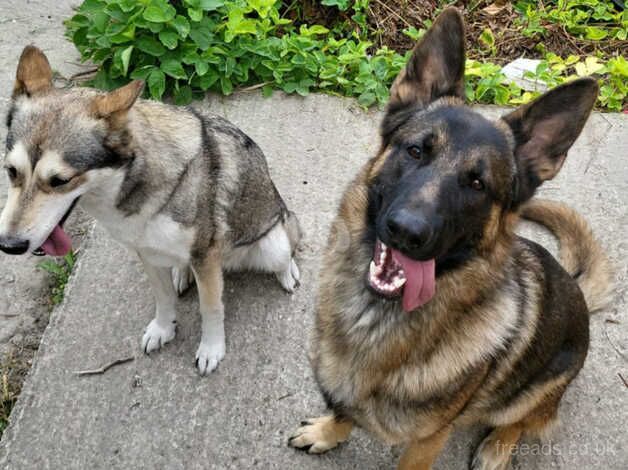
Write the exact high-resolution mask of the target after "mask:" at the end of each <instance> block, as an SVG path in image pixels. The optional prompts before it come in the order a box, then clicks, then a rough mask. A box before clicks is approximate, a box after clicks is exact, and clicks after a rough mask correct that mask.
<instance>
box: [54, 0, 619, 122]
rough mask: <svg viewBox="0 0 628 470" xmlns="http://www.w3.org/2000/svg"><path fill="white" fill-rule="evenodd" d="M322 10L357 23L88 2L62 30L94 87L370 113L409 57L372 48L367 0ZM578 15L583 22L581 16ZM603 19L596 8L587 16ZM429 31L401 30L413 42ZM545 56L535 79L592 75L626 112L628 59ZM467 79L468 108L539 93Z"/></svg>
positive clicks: (221, 7) (472, 69)
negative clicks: (303, 100) (90, 71)
mask: <svg viewBox="0 0 628 470" xmlns="http://www.w3.org/2000/svg"><path fill="white" fill-rule="evenodd" d="M323 3H324V4H325V5H328V6H334V7H337V8H338V9H339V10H340V11H342V12H343V15H344V16H343V15H341V16H343V17H344V18H347V15H348V14H349V13H350V12H353V15H352V16H351V21H350V22H347V21H346V20H339V22H338V24H336V25H334V26H331V27H330V28H331V29H330V28H327V27H324V26H322V25H309V24H299V25H297V24H295V22H294V21H293V20H291V19H289V18H286V17H285V15H284V14H285V12H286V11H289V10H290V9H291V8H294V4H293V3H292V4H290V5H288V4H287V3H286V4H284V3H283V2H282V1H280V0H177V1H172V2H167V1H166V0H85V1H84V2H83V3H82V4H81V5H80V6H79V7H78V8H77V10H76V14H75V15H74V16H73V17H72V18H70V19H69V20H68V21H67V22H66V26H67V34H68V36H69V37H70V38H71V39H72V40H73V41H74V43H75V44H76V46H77V48H78V50H79V51H80V53H81V55H82V57H83V59H85V60H92V61H94V62H95V63H97V64H99V65H100V69H99V71H98V74H97V75H96V77H95V79H94V80H93V82H92V85H93V86H96V87H98V88H103V89H112V88H114V87H117V86H119V85H122V84H124V83H126V82H128V81H129V80H131V79H136V78H140V79H144V80H146V82H147V85H148V93H149V95H150V96H151V97H152V98H154V99H161V98H162V97H163V96H164V95H172V96H173V97H174V101H175V103H177V104H186V103H189V102H190V101H191V100H192V99H193V98H195V97H201V96H203V94H204V93H205V92H206V91H215V92H219V93H222V94H225V95H229V94H231V93H232V92H233V90H234V89H235V88H237V87H250V86H254V87H261V88H262V91H263V93H264V95H265V96H269V95H271V94H272V92H273V90H274V89H280V90H283V91H285V92H287V93H298V94H300V95H303V96H305V95H307V94H308V93H310V92H311V91H312V90H319V91H323V92H326V93H330V94H339V95H345V96H353V97H356V98H357V99H358V102H359V103H360V104H361V105H362V106H365V107H368V106H371V105H374V104H379V105H382V104H384V103H385V102H386V101H387V100H388V89H389V87H390V85H391V83H392V81H393V79H394V77H395V76H396V75H397V74H398V73H399V71H400V70H401V68H402V67H403V66H404V65H405V63H406V61H407V59H408V54H407V53H406V54H403V55H402V54H400V53H398V52H396V51H394V50H392V49H389V48H387V47H386V46H383V47H381V48H375V47H373V43H372V41H370V40H369V37H368V27H367V23H366V16H365V14H366V11H367V10H368V0H324V1H323ZM441 3H442V4H445V3H447V2H441ZM549 3H551V2H549ZM549 3H547V4H546V5H549ZM554 3H556V4H557V7H556V8H563V9H568V10H570V11H571V10H574V11H575V10H577V9H575V7H574V8H571V7H570V5H571V6H573V4H575V3H586V4H587V8H588V7H593V8H594V9H595V8H596V6H595V5H593V4H598V3H607V2H598V1H597V0H582V1H580V2H577V1H576V0H568V1H565V0H559V1H558V2H554ZM589 4H591V5H589ZM531 5H532V2H529V1H528V0H520V1H519V2H518V3H517V8H518V9H520V10H522V11H525V14H524V16H525V15H527V16H525V18H527V19H528V28H530V27H531V26H530V25H531V24H532V23H531V19H533V18H537V17H538V24H539V25H540V24H541V22H542V20H543V21H545V19H546V17H547V15H548V13H547V11H545V12H544V13H542V14H541V13H539V12H540V11H542V9H538V8H537V9H536V10H535V9H532V8H531ZM561 5H563V6H562V7H561ZM568 7H569V8H568ZM548 8H549V6H548ZM578 11H580V10H578ZM596 11H597V10H596ZM556 14H558V13H556ZM534 15H537V16H534ZM543 15H545V16H543ZM574 15H580V16H576V18H577V19H578V21H580V20H581V14H579V13H577V12H576V13H574ZM595 15H597V16H595ZM604 15H607V13H603V12H602V11H601V10H600V11H599V12H597V13H595V14H593V13H592V14H591V18H594V19H595V18H598V17H599V18H602V17H604ZM613 15H616V13H613ZM587 18H589V17H588V16H587ZM622 18H623V17H622ZM616 20H617V18H616V16H613V21H616ZM535 21H536V20H535ZM574 21H576V20H574ZM621 21H622V23H621V25H624V24H625V23H623V21H624V19H621ZM424 23H425V26H429V22H428V21H425V22H424ZM621 27H623V26H621ZM539 28H540V26H539ZM532 29H534V28H532ZM537 29H538V28H537ZM619 29H621V28H619ZM424 32H425V30H424V29H416V28H406V29H405V30H404V34H406V35H408V36H410V37H412V38H413V39H418V38H420V37H421V36H422V35H423V34H424ZM531 34H532V33H531ZM613 34H615V33H613ZM479 39H480V44H482V47H483V48H484V54H485V55H494V54H495V36H494V35H493V32H492V31H491V30H490V29H488V28H487V29H485V30H484V31H483V32H482V33H481V36H480V38H479ZM545 55H546V59H545V60H544V61H543V62H542V64H541V66H539V68H538V69H537V71H536V72H535V73H534V76H535V77H536V78H537V79H539V80H543V81H546V82H547V83H548V85H550V86H554V85H555V84H558V83H562V82H563V81H565V80H567V79H571V78H573V77H576V76H581V75H586V74H594V75H596V76H597V77H598V78H599V79H600V83H601V93H600V98H599V105H600V106H602V107H604V108H606V109H608V110H614V111H618V110H621V109H622V108H623V107H624V106H626V93H625V91H626V81H627V79H626V66H625V63H626V61H625V58H623V57H621V56H617V57H611V58H608V59H604V58H602V57H593V56H592V57H586V58H584V59H582V60H581V59H580V58H579V57H577V58H576V59H575V62H574V59H573V58H569V57H568V58H567V59H565V60H563V59H561V58H560V57H557V56H554V55H552V54H551V53H546V54H545ZM466 75H467V77H466V78H467V88H466V93H467V97H468V98H469V100H471V101H472V102H481V103H495V104H518V103H521V102H525V101H526V100H529V99H531V98H533V97H534V96H535V94H534V93H529V92H524V91H523V90H521V89H520V88H519V87H517V86H516V85H514V84H512V83H509V82H508V80H507V79H506V77H505V76H504V75H503V74H502V73H501V68H500V66H499V65H497V64H493V63H491V62H482V63H480V62H477V61H473V60H471V61H468V63H467V70H466Z"/></svg>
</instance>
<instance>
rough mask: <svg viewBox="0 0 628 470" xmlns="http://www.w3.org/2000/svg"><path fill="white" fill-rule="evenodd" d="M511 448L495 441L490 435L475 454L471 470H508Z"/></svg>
mask: <svg viewBox="0 0 628 470" xmlns="http://www.w3.org/2000/svg"><path fill="white" fill-rule="evenodd" d="M511 452H512V450H511V448H510V446H509V445H507V444H504V443H502V442H501V441H499V440H496V439H494V436H493V435H492V434H489V435H488V436H487V437H486V438H485V439H484V440H483V441H482V443H481V444H480V445H479V446H478V448H477V449H476V450H475V453H474V454H473V459H472V460H471V465H470V466H469V468H470V469H471V470H506V469H507V468H508V464H509V463H510V457H511Z"/></svg>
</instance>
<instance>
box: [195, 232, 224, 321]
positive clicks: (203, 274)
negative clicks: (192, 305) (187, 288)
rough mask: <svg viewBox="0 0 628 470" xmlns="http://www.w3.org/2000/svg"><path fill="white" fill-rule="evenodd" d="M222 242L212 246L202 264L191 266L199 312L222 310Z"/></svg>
mask: <svg viewBox="0 0 628 470" xmlns="http://www.w3.org/2000/svg"><path fill="white" fill-rule="evenodd" d="M222 252H223V249H222V244H220V243H217V244H215V246H214V247H212V248H211V249H210V250H209V251H208V253H207V256H206V257H205V260H204V261H203V263H202V264H200V265H197V266H193V267H192V269H193V271H194V277H195V278H196V285H197V287H198V296H199V302H200V304H201V314H203V311H205V312H206V311H212V310H222V309H223V304H222V290H223V276H222Z"/></svg>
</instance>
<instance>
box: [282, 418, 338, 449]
mask: <svg viewBox="0 0 628 470" xmlns="http://www.w3.org/2000/svg"><path fill="white" fill-rule="evenodd" d="M348 434H349V433H348V431H347V430H346V428H344V427H341V428H338V427H337V426H335V425H334V421H333V418H331V417H322V418H314V419H310V420H307V421H302V422H301V427H300V428H299V429H297V431H296V432H295V433H294V436H292V437H291V438H290V439H289V440H288V445H290V446H291V447H294V448H296V449H299V450H303V451H306V452H308V453H310V454H322V453H323V452H327V451H328V450H330V449H333V448H334V447H336V446H338V444H340V443H341V442H344V441H345V440H346V439H347V437H348Z"/></svg>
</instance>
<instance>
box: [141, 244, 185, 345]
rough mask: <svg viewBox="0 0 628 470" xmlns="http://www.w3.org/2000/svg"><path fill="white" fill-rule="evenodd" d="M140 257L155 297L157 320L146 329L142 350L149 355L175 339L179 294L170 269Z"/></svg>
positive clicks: (154, 319)
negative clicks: (175, 288)
mask: <svg viewBox="0 0 628 470" xmlns="http://www.w3.org/2000/svg"><path fill="white" fill-rule="evenodd" d="M138 255H139V257H140V259H141V260H142V263H143V265H144V270H145V271H146V276H147V277H148V281H149V282H150V284H151V288H152V289H153V295H154V296H155V318H153V320H152V321H151V322H150V323H149V324H148V326H147V327H146V331H145V332H144V337H143V338H142V349H143V350H144V352H145V353H146V354H148V353H150V352H151V351H155V350H157V349H160V348H161V347H162V346H163V345H164V344H166V343H167V342H168V341H172V340H173V339H174V335H175V327H176V315H177V313H176V310H175V305H176V301H177V294H176V292H175V290H174V286H173V285H172V277H171V274H170V271H171V270H170V268H162V267H158V266H154V265H152V264H150V263H149V262H148V261H147V260H146V257H144V256H142V253H138Z"/></svg>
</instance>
